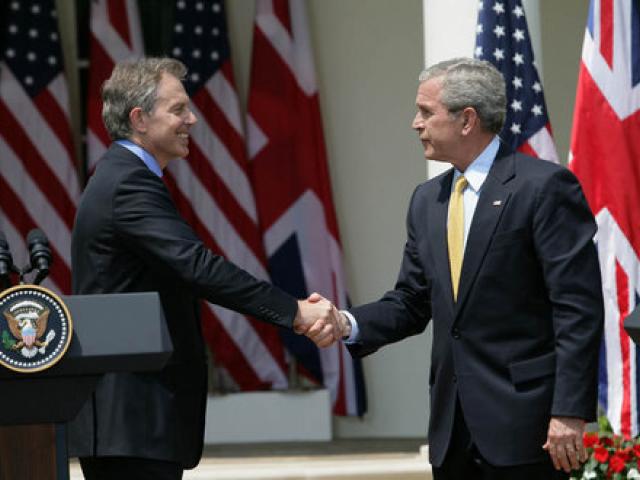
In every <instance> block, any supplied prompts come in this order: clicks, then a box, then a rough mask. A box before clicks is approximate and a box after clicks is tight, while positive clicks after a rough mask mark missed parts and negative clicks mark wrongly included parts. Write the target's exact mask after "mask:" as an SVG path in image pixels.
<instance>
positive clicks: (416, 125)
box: [411, 112, 424, 130]
mask: <svg viewBox="0 0 640 480" xmlns="http://www.w3.org/2000/svg"><path fill="white" fill-rule="evenodd" d="M411 128H413V129H414V130H421V129H422V128H424V119H423V118H422V115H420V112H416V116H415V117H413V122H411Z"/></svg>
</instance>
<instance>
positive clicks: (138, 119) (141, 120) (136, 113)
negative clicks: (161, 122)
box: [129, 107, 147, 133]
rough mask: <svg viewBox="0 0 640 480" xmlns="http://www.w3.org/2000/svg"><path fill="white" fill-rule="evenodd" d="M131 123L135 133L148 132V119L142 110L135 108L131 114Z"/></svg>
mask: <svg viewBox="0 0 640 480" xmlns="http://www.w3.org/2000/svg"><path fill="white" fill-rule="evenodd" d="M129 123H131V129H132V130H133V131H134V132H135V133H146V132H147V119H146V116H145V114H144V112H143V111H142V108H140V107H135V108H132V109H131V111H130V112H129Z"/></svg>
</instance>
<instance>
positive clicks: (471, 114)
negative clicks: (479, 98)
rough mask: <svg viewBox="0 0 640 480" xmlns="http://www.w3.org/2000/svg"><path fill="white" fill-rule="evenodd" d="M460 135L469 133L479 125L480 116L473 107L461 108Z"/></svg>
mask: <svg viewBox="0 0 640 480" xmlns="http://www.w3.org/2000/svg"><path fill="white" fill-rule="evenodd" d="M461 117H462V135H469V134H470V133H471V132H473V131H474V130H476V129H477V128H478V127H479V125H480V118H478V112H476V110H475V108H473V107H467V108H465V109H464V110H462V115H461Z"/></svg>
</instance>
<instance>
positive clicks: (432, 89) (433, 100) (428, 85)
mask: <svg viewBox="0 0 640 480" xmlns="http://www.w3.org/2000/svg"><path fill="white" fill-rule="evenodd" d="M441 91H442V78H440V77H436V78H430V79H429V80H426V81H424V82H421V83H420V85H418V94H417V96H416V104H417V105H432V104H439V103H440V92H441Z"/></svg>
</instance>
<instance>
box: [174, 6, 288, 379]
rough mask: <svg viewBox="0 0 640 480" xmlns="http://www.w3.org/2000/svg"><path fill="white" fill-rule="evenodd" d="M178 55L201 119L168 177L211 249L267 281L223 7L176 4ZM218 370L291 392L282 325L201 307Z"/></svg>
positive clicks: (184, 212) (179, 203) (183, 209)
mask: <svg viewBox="0 0 640 480" xmlns="http://www.w3.org/2000/svg"><path fill="white" fill-rule="evenodd" d="M171 53H172V55H173V56H174V57H175V58H177V59H178V60H180V61H182V62H183V63H185V65H186V66H187V69H188V74H187V78H186V81H185V87H186V89H187V92H188V93H189V95H190V96H191V100H192V106H191V107H192V110H193V112H194V114H195V115H196V117H197V118H198V122H197V123H196V124H195V125H194V126H193V127H192V128H191V132H190V135H191V138H190V145H189V156H188V158H187V159H184V160H178V161H174V162H171V164H170V166H169V168H167V170H166V173H167V174H166V175H165V179H166V182H167V184H168V186H169V188H170V189H171V191H172V194H173V197H174V199H175V201H176V204H177V206H178V208H179V209H180V212H181V214H182V215H183V216H184V218H185V219H186V220H187V221H188V222H189V224H190V225H191V226H192V227H193V228H194V229H195V230H196V232H197V233H198V235H199V236H200V238H202V239H203V240H204V241H205V243H206V244H207V246H208V247H209V248H210V249H211V250H213V251H214V252H216V253H218V254H219V255H222V256H224V257H226V258H227V259H229V260H230V261H232V262H233V263H235V264H236V265H238V266H239V267H241V268H243V269H245V270H246V271H248V272H249V273H251V274H253V275H254V276H256V277H257V278H261V279H265V280H268V278H269V277H268V274H267V270H266V267H265V255H264V250H263V247H262V243H261V240H260V233H259V229H258V223H257V222H258V217H257V214H256V207H255V200H254V196H253V191H252V189H251V184H250V182H249V176H248V173H247V169H248V164H247V156H246V146H245V139H244V131H243V125H242V116H241V114H240V107H239V103H238V98H237V95H236V87H235V82H234V78H233V70H232V67H231V52H230V46H229V40H228V36H227V27H226V19H225V8H224V2H223V1H221V0H213V1H212V0H208V1H199V2H189V1H185V0H177V1H176V2H175V10H174V34H173V42H172V48H171ZM202 325H203V331H204V335H205V339H206V341H207V344H208V345H209V348H210V350H211V352H212V354H213V357H214V360H215V363H216V365H217V366H219V367H222V368H224V369H225V370H226V371H227V373H228V374H229V378H228V379H229V380H231V381H232V382H234V383H235V384H236V386H237V387H238V388H239V389H240V390H265V389H269V388H273V389H285V388H287V386H288V381H287V366H286V362H285V353H284V348H283V346H282V342H281V340H280V337H279V334H278V330H277V328H276V327H274V326H272V325H269V324H267V323H264V322H261V321H257V320H255V319H253V318H250V317H247V316H245V315H242V314H240V313H237V312H233V311H231V310H227V309H224V308H221V307H219V306H217V305H212V304H208V303H207V304H205V305H204V308H203V310H202Z"/></svg>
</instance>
